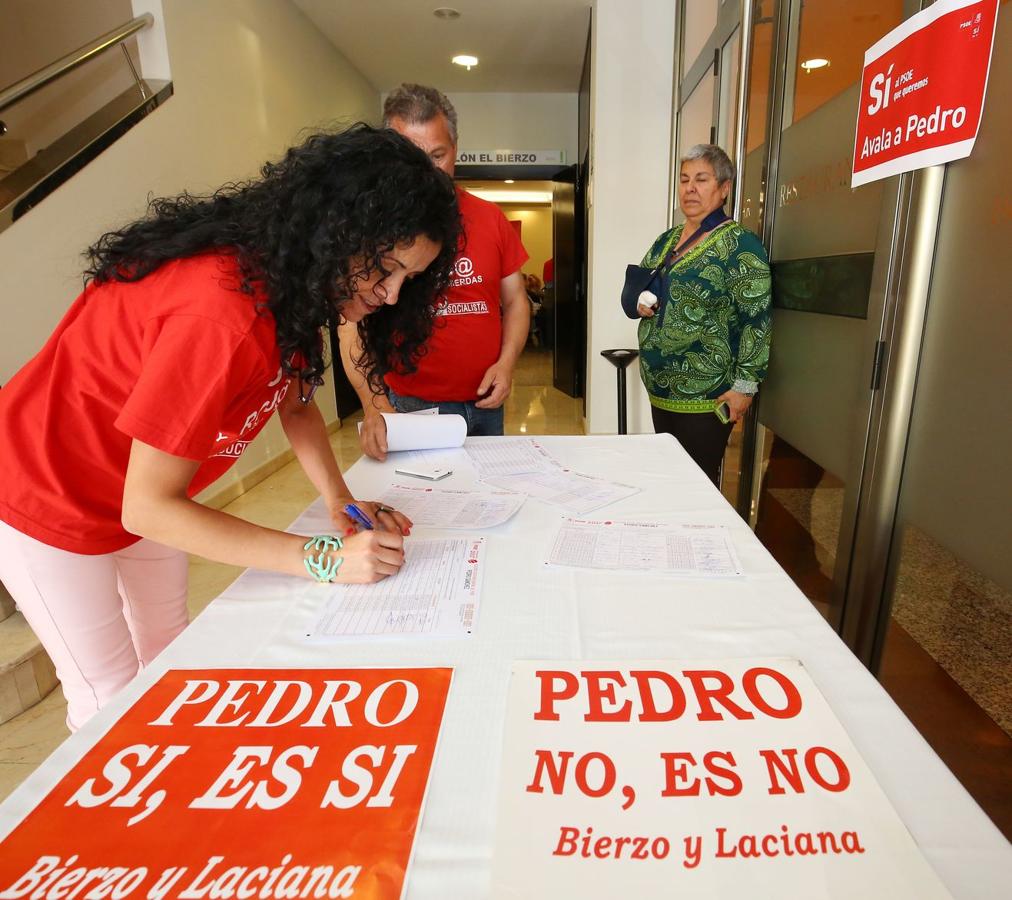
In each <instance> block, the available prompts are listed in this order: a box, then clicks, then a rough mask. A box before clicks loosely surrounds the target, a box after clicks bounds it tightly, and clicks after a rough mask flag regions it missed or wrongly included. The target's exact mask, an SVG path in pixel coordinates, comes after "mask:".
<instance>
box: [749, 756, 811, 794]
mask: <svg viewBox="0 0 1012 900" xmlns="http://www.w3.org/2000/svg"><path fill="white" fill-rule="evenodd" d="M780 754H781V755H782V756H785V757H786V758H787V761H786V763H785V762H784V760H783V759H782V758H781V755H778V754H777V751H776V750H760V751H759V755H760V756H761V757H762V758H763V759H764V760H765V761H766V770H767V772H768V773H769V776H770V788H769V792H770V793H771V794H786V793H787V791H786V790H785V789H784V788H782V787H781V786H780V780H779V779H778V778H777V771H779V773H780V774H781V775H783V777H784V778H785V779H786V780H787V781H788V782H789V783H790V786H791V787H792V788H793V789H794V793H795V794H803V793H804V792H805V786H804V785H803V784H802V783H801V773H800V772H799V771H798V759H797V756H798V751H797V750H796V749H795V748H793V747H788V748H786V749H784V750H781V751H780ZM774 769H775V770H777V771H774Z"/></svg>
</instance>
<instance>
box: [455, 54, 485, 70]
mask: <svg viewBox="0 0 1012 900" xmlns="http://www.w3.org/2000/svg"><path fill="white" fill-rule="evenodd" d="M450 62H452V63H454V64H456V65H458V66H463V67H464V68H465V69H467V71H468V72H470V71H471V66H476V65H478V57H477V56H468V55H467V54H466V53H465V54H463V55H461V56H455V57H453V59H451V60H450Z"/></svg>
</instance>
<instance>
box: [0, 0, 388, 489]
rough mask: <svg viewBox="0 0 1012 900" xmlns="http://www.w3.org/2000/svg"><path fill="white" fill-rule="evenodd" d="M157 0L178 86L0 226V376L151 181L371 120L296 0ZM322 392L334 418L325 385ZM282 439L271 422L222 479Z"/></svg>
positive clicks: (372, 111) (254, 162)
mask: <svg viewBox="0 0 1012 900" xmlns="http://www.w3.org/2000/svg"><path fill="white" fill-rule="evenodd" d="M159 5H160V6H162V7H163V8H164V28H165V34H166V36H167V43H168V50H169V61H170V63H171V69H172V79H173V82H174V87H175V96H173V97H172V98H171V99H170V100H169V101H168V102H167V103H166V104H165V105H164V106H163V107H162V108H160V109H158V110H156V111H155V112H154V113H153V114H152V115H151V116H149V117H148V118H147V119H145V120H144V121H143V122H141V123H140V124H139V125H137V126H136V127H135V128H133V129H132V130H131V131H130V132H128V133H127V134H126V135H125V136H124V137H122V138H121V139H120V140H119V141H117V142H116V143H115V144H113V146H112V147H110V148H109V149H108V150H106V151H105V152H104V153H103V154H101V155H100V156H99V157H98V158H97V159H96V160H94V161H93V162H92V163H90V164H89V165H88V166H86V167H85V168H84V169H83V170H82V171H81V172H79V173H78V174H77V175H75V176H74V177H73V178H71V179H70V180H69V181H68V182H67V183H66V184H64V185H63V186H62V187H60V188H59V189H58V190H57V191H55V192H54V193H53V194H51V195H50V196H49V197H47V198H46V199H45V200H44V201H43V202H42V203H41V204H40V205H39V206H38V207H36V208H35V209H33V210H32V211H31V212H29V213H28V214H27V215H25V216H24V218H22V219H20V220H19V221H18V222H16V223H15V224H14V225H13V226H12V227H11V228H9V229H7V230H6V231H4V232H3V233H2V234H0V304H2V309H3V328H2V329H0V383H2V382H3V381H6V380H7V379H8V378H9V377H10V376H11V374H13V372H14V371H16V370H17V369H18V368H19V367H20V366H21V365H22V364H23V363H24V362H25V361H26V360H27V359H28V358H29V357H30V356H31V355H32V354H33V353H34V352H35V351H36V350H38V348H39V347H41V345H42V344H43V343H44V342H45V340H46V338H47V337H48V336H49V334H50V332H51V331H52V330H53V328H54V326H55V325H56V323H57V322H58V321H59V319H60V317H61V316H62V314H63V312H64V311H65V309H66V308H67V307H68V306H69V305H70V303H71V302H72V301H73V299H74V297H75V296H76V295H77V294H78V293H79V291H80V289H81V275H80V272H81V266H82V260H81V257H80V253H81V251H82V250H84V248H85V247H87V246H88V245H89V244H90V243H92V242H93V241H94V240H95V239H96V238H97V237H98V236H99V235H100V234H102V232H103V231H105V230H108V229H109V228H110V227H112V226H115V225H117V224H120V223H124V222H126V221H129V220H131V219H133V218H135V217H137V216H138V215H140V214H141V213H143V211H144V207H145V203H146V198H147V196H148V194H149V193H151V194H154V195H156V196H157V195H171V194H176V193H179V192H180V191H182V190H183V189H188V190H191V191H195V192H200V191H207V190H211V189H213V188H216V187H218V186H219V185H220V184H222V183H224V182H226V181H230V180H234V179H242V178H247V177H250V176H254V175H255V174H256V173H257V171H258V169H259V167H260V166H261V164H262V163H263V162H264V161H266V160H267V159H271V158H276V157H277V156H279V155H280V154H281V153H282V152H283V151H284V149H285V148H286V147H287V146H288V145H290V144H291V143H293V142H295V141H297V139H298V138H299V134H300V132H302V131H303V130H304V129H310V128H315V127H318V126H321V125H327V124H333V123H334V122H336V121H337V120H341V119H343V120H348V121H353V120H356V119H366V120H371V121H376V120H377V119H378V107H379V95H378V93H377V92H376V91H375V90H373V88H372V87H371V86H370V85H369V83H368V82H367V81H366V80H365V79H364V78H363V77H362V76H361V74H360V73H359V72H358V71H357V70H356V69H354V68H352V67H351V65H350V64H349V63H348V62H347V61H346V60H345V59H344V58H343V57H342V56H340V55H339V54H338V53H337V51H336V50H335V49H334V47H333V46H332V45H331V44H330V43H329V42H328V41H327V40H326V39H325V38H324V37H323V36H322V35H321V34H320V32H319V31H317V30H316V28H315V27H314V26H313V25H312V24H311V23H310V22H309V20H308V19H306V18H305V17H304V16H303V15H302V13H300V12H299V11H298V10H297V9H296V8H295V7H294V6H293V5H291V4H289V3H279V2H276V0H215V2H213V3H196V2H192V0H164V2H163V3H162V4H158V3H157V2H154V0H143V2H138V3H137V4H136V7H135V8H138V9H143V8H153V11H155V12H156V15H157V14H158V12H159V10H158V7H159ZM160 27H161V23H159V26H158V28H159V29H160ZM149 42H150V41H149ZM153 50H154V51H157V47H154V48H153ZM142 55H144V67H145V69H144V70H145V74H146V75H148V76H149V77H155V76H161V77H164V75H165V73H164V71H162V72H159V71H155V70H152V69H151V68H150V62H149V60H150V56H149V55H147V54H145V47H144V46H143V45H142ZM154 56H155V57H157V52H155V53H154ZM156 64H157V63H156ZM317 397H318V398H319V399H320V408H321V409H322V410H323V412H324V414H325V415H326V416H327V418H328V421H333V420H334V419H335V418H336V416H335V413H334V401H333V392H332V390H330V391H328V392H327V393H326V395H324V392H322V391H321V392H320V393H319V394H317ZM286 448H287V442H286V440H285V438H284V436H283V434H282V433H281V429H280V427H279V426H278V424H277V422H276V421H273V422H272V423H270V424H269V425H268V427H267V428H266V429H264V432H263V433H262V434H261V435H260V437H259V438H258V439H257V441H256V442H255V443H254V444H253V445H252V446H250V447H249V448H248V449H247V451H246V453H245V454H244V455H243V457H242V459H240V461H239V463H237V464H236V466H235V467H234V468H233V469H232V471H231V472H230V474H229V476H227V478H228V479H229V480H235V479H237V478H239V477H241V476H242V475H243V474H244V473H246V472H249V471H250V470H251V469H253V468H255V467H257V466H258V465H260V464H262V463H263V462H265V461H266V460H267V459H268V458H270V457H272V456H274V455H276V454H277V453H279V452H281V451H283V450H284V449H286ZM227 483H228V481H223V482H219V486H222V485H223V484H227Z"/></svg>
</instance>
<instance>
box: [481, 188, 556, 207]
mask: <svg viewBox="0 0 1012 900" xmlns="http://www.w3.org/2000/svg"><path fill="white" fill-rule="evenodd" d="M467 191H468V193H470V194H474V196H475V197H480V198H481V199H482V200H491V201H492V202H493V203H551V202H552V192H551V191H515V190H514V191H507V190H502V189H500V190H496V189H494V188H468V189H467Z"/></svg>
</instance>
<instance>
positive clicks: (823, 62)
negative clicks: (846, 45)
mask: <svg viewBox="0 0 1012 900" xmlns="http://www.w3.org/2000/svg"><path fill="white" fill-rule="evenodd" d="M828 65H829V60H828V59H822V58H821V57H816V58H815V59H806V60H805V61H804V62H803V63H802V64H801V68H802V69H804V70H805V71H806V72H811V71H812V69H822V68H824V67H825V66H828Z"/></svg>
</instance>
